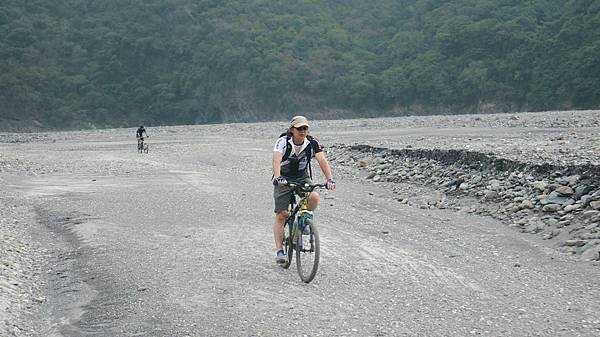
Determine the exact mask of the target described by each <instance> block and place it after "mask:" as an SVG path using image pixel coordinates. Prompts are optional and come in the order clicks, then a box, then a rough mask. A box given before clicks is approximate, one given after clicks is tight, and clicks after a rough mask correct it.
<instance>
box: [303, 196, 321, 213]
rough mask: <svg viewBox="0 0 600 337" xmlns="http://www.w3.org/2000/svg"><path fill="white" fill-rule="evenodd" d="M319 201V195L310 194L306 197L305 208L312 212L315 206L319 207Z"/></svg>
mask: <svg viewBox="0 0 600 337" xmlns="http://www.w3.org/2000/svg"><path fill="white" fill-rule="evenodd" d="M319 200H321V197H320V196H319V193H317V192H311V193H310V195H309V196H308V201H307V202H306V206H307V207H308V210H309V211H314V210H315V209H316V208H317V206H319Z"/></svg>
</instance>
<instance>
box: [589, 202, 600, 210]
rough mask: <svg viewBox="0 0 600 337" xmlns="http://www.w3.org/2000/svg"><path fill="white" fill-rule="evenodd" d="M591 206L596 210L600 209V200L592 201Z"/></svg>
mask: <svg viewBox="0 0 600 337" xmlns="http://www.w3.org/2000/svg"><path fill="white" fill-rule="evenodd" d="M590 207H591V208H592V209H595V210H600V200H598V201H592V202H590Z"/></svg>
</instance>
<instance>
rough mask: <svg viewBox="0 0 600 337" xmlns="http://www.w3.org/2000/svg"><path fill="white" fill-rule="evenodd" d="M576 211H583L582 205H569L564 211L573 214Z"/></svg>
mask: <svg viewBox="0 0 600 337" xmlns="http://www.w3.org/2000/svg"><path fill="white" fill-rule="evenodd" d="M576 209H581V205H580V204H573V205H567V206H566V207H565V208H564V209H563V210H564V211H565V212H571V211H574V210H576Z"/></svg>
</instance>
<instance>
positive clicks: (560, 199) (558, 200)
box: [546, 191, 569, 205]
mask: <svg viewBox="0 0 600 337" xmlns="http://www.w3.org/2000/svg"><path fill="white" fill-rule="evenodd" d="M567 200H569V198H568V197H565V196H563V195H561V194H560V193H559V192H557V191H552V193H550V195H549V196H548V198H547V199H546V202H547V203H549V204H559V205H562V204H564V203H565V202H566V201H567Z"/></svg>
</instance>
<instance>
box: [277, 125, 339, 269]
mask: <svg viewBox="0 0 600 337" xmlns="http://www.w3.org/2000/svg"><path fill="white" fill-rule="evenodd" d="M312 157H314V158H315V159H316V160H317V162H318V163H319V167H321V171H323V175H325V178H326V179H327V188H328V189H332V190H333V189H335V180H334V179H333V174H332V173H331V167H330V166H329V162H328V161H327V159H326V158H325V152H323V150H322V149H321V146H320V145H319V143H318V142H317V140H316V139H315V138H314V137H312V136H310V135H309V134H308V120H307V119H306V117H304V116H296V117H294V118H292V120H291V122H290V126H289V128H288V131H287V132H286V133H285V134H283V135H281V136H280V137H279V139H277V141H276V142H275V148H274V149H273V184H274V185H275V188H274V190H273V197H274V199H275V224H274V225H273V235H274V236H275V249H276V250H277V252H276V253H275V261H276V262H278V263H283V262H285V259H286V256H285V252H284V251H283V244H282V241H283V225H284V223H285V219H286V217H287V216H288V211H287V209H288V205H289V202H290V195H291V194H292V188H290V187H288V186H286V185H287V182H288V181H293V182H297V183H302V184H303V183H308V184H312V181H311V179H310V175H311V172H310V160H311V158H312ZM318 204H319V194H318V193H316V192H312V193H311V194H310V196H309V198H308V209H309V210H310V211H312V210H314V209H315V208H317V205H318Z"/></svg>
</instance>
